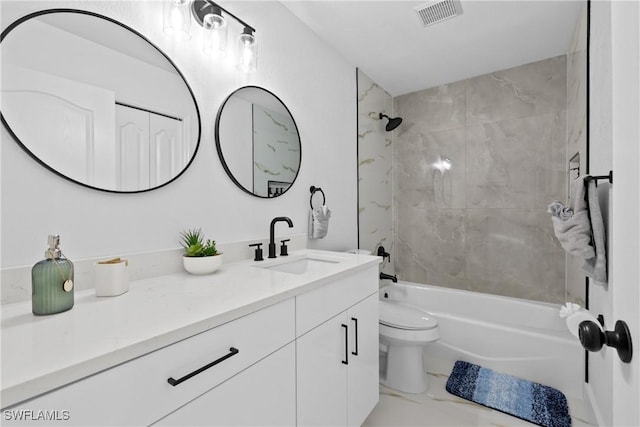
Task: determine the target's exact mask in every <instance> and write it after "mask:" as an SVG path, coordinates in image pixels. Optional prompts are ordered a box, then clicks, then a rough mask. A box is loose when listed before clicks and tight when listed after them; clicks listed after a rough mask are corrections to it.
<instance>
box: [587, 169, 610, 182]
mask: <svg viewBox="0 0 640 427" xmlns="http://www.w3.org/2000/svg"><path fill="white" fill-rule="evenodd" d="M594 179H595V180H596V181H599V180H601V179H607V180H609V183H610V184H613V171H609V175H598V176H585V177H584V180H585V181H591V180H594Z"/></svg>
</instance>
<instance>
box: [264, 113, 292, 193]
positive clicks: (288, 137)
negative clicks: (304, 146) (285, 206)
mask: <svg viewBox="0 0 640 427" xmlns="http://www.w3.org/2000/svg"><path fill="white" fill-rule="evenodd" d="M299 159H300V143H299V142H298V132H297V129H296V127H295V124H294V123H293V119H292V118H291V116H289V115H285V114H281V113H278V112H276V111H273V110H270V109H268V108H266V107H263V106H261V105H257V104H254V105H253V193H254V194H257V195H260V196H263V197H275V196H278V195H280V194H282V193H284V192H285V191H287V188H289V186H290V185H291V183H292V182H293V180H294V179H295V178H296V175H297V173H298V163H299ZM275 182H277V184H275Z"/></svg>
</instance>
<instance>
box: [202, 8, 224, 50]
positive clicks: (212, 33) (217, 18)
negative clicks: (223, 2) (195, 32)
mask: <svg viewBox="0 0 640 427" xmlns="http://www.w3.org/2000/svg"><path fill="white" fill-rule="evenodd" d="M202 28H203V33H202V34H203V39H202V41H203V43H202V46H203V49H204V51H205V52H206V53H209V52H212V53H213V54H214V55H215V56H218V57H224V56H225V55H226V53H227V21H226V20H225V19H224V18H223V17H222V11H221V10H220V8H217V10H216V9H214V11H213V13H208V14H206V15H205V16H204V18H203V19H202Z"/></svg>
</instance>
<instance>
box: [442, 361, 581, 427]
mask: <svg viewBox="0 0 640 427" xmlns="http://www.w3.org/2000/svg"><path fill="white" fill-rule="evenodd" d="M447 391H448V392H449V393H451V394H453V395H456V396H459V397H461V398H463V399H467V400H470V401H472V402H475V403H479V404H480V405H484V406H486V407H488V408H492V409H496V410H498V411H500V412H504V413H505V414H509V415H513V416H514V417H518V418H521V419H523V420H525V421H529V422H531V423H534V424H538V425H540V426H545V427H570V426H571V417H570V416H569V407H568V406H567V398H566V397H565V396H564V394H562V392H561V391H559V390H556V389H555V388H551V387H547V386H544V385H542V384H538V383H534V382H531V381H527V380H523V379H520V378H516V377H513V376H511V375H507V374H501V373H499V372H495V371H493V370H491V369H487V368H483V367H481V366H478V365H474V364H473V363H468V362H463V361H461V360H458V361H457V362H456V363H455V365H454V366H453V371H452V372H451V376H449V380H448V381H447Z"/></svg>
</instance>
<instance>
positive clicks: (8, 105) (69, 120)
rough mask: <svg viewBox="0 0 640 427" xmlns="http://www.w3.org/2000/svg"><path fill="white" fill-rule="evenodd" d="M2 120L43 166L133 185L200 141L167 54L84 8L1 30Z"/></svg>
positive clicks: (157, 180)
mask: <svg viewBox="0 0 640 427" xmlns="http://www.w3.org/2000/svg"><path fill="white" fill-rule="evenodd" d="M1 41H2V44H1V48H2V86H1V90H2V122H3V123H4V125H5V126H6V128H7V129H8V131H9V133H11V134H12V136H13V137H14V138H15V140H16V141H17V142H18V143H19V144H20V145H21V146H22V147H23V148H24V149H25V150H26V151H27V152H28V153H29V154H30V155H31V156H32V157H33V158H34V159H36V160H37V161H38V162H40V163H41V164H43V165H44V166H45V167H47V168H49V169H50V170H51V171H53V172H55V173H57V174H58V175H61V176H63V177H64V178H67V179H70V180H72V181H74V182H76V183H79V184H81V185H84V186H86V187H90V188H95V189H98V190H104V191H112V192H126V193H129V192H141V191H148V190H151V189H154V188H158V187H161V186H163V185H166V184H167V183H169V182H171V181H173V180H174V179H176V178H177V177H178V176H179V175H180V174H182V173H183V172H184V171H185V170H186V168H187V167H188V166H189V164H190V163H191V161H192V160H193V157H194V156H195V154H196V151H197V149H198V143H199V141H200V115H199V112H198V106H197V105H196V101H195V97H194V96H193V93H192V91H191V89H190V88H189V85H188V84H187V82H186V81H185V79H184V77H183V76H182V74H181V73H180V71H178V69H177V68H176V66H175V65H174V64H173V62H171V60H170V59H169V58H168V57H167V56H166V55H165V54H164V53H163V52H161V51H160V50H159V49H158V48H157V47H155V46H154V45H153V44H151V43H150V42H149V41H148V40H147V39H145V38H144V37H143V36H142V35H141V34H139V33H137V32H136V31H134V30H132V29H131V28H129V27H127V26H125V25H123V24H121V23H119V22H117V21H114V20H113V19H110V18H107V17H104V16H100V15H97V14H94V13H91V12H85V11H80V10H72V9H55V10H45V11H41V12H36V13H33V14H31V15H28V16H25V17H23V18H21V19H19V20H18V21H16V22H14V23H13V24H12V25H11V26H9V27H8V28H7V29H6V30H5V31H4V32H3V33H2V39H1Z"/></svg>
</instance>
